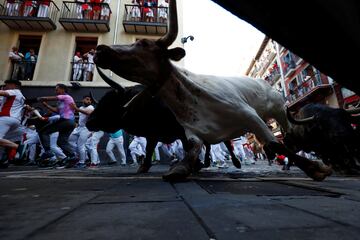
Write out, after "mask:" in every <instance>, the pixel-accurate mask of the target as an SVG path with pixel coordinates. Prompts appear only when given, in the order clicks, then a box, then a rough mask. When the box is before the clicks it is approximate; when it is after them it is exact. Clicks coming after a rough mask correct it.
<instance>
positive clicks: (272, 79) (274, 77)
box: [265, 67, 280, 86]
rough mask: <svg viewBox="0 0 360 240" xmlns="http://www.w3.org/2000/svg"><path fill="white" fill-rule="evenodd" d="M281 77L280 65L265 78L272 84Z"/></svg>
mask: <svg viewBox="0 0 360 240" xmlns="http://www.w3.org/2000/svg"><path fill="white" fill-rule="evenodd" d="M279 78H280V70H279V68H278V67H276V68H273V69H272V71H271V72H270V74H269V75H268V76H266V77H265V80H266V81H268V83H269V84H270V85H271V86H272V85H274V84H275V82H276V81H277V80H278V79H279Z"/></svg>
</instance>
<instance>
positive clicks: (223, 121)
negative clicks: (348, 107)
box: [87, 0, 360, 180]
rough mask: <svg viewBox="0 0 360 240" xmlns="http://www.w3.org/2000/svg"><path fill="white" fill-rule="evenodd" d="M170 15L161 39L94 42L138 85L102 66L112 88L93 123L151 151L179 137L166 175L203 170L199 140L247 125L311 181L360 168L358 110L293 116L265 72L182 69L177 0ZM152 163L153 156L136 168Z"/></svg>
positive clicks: (108, 63) (106, 61) (308, 110)
mask: <svg viewBox="0 0 360 240" xmlns="http://www.w3.org/2000/svg"><path fill="white" fill-rule="evenodd" d="M169 22H170V26H169V31H168V33H167V34H166V35H165V36H164V37H162V38H160V39H158V40H156V41H152V40H147V39H142V40H138V41H137V42H136V43H135V44H132V45H114V46H105V45H99V46H98V47H97V50H96V54H95V57H94V61H95V63H96V65H97V67H100V68H104V69H110V70H112V71H113V72H114V73H116V74H117V75H119V76H120V77H123V78H125V79H127V80H129V81H133V82H137V83H140V84H141V85H138V86H134V87H128V88H123V87H121V86H120V85H119V84H117V83H116V82H114V81H113V80H111V79H109V78H108V77H107V76H106V75H105V74H104V73H102V72H101V70H100V69H98V71H99V73H100V75H101V77H102V78H103V79H104V80H105V81H106V82H107V83H108V84H109V85H110V86H111V87H112V88H113V90H112V91H110V92H108V93H107V94H106V95H105V96H104V97H103V98H102V99H101V100H100V102H99V104H98V106H97V108H96V109H95V111H94V112H93V113H92V114H91V115H90V117H89V120H88V123H87V127H88V128H89V130H104V131H106V132H114V131H116V130H118V129H119V128H122V129H125V130H126V131H127V132H129V133H131V134H134V135H138V136H144V137H146V138H147V140H148V145H147V149H146V150H147V152H148V153H150V152H152V151H153V149H154V148H155V146H156V143H157V142H158V141H161V142H165V143H169V142H173V141H174V140H175V139H181V140H182V141H183V144H184V147H185V150H186V152H187V154H186V157H185V159H184V161H182V162H180V163H179V164H177V165H175V166H174V167H172V168H171V169H170V171H169V172H168V173H166V174H165V175H164V179H165V180H181V179H183V178H186V177H187V176H188V175H189V174H190V173H191V172H193V171H196V170H198V169H199V166H198V154H199V151H200V149H201V146H202V144H214V143H218V142H221V141H223V142H225V143H226V145H227V147H228V148H229V150H231V144H230V140H231V139H233V138H236V137H238V136H240V135H243V134H244V133H246V132H252V133H254V134H255V135H256V136H257V138H258V140H259V141H260V142H261V143H262V144H263V145H264V150H265V152H266V154H267V156H268V158H274V157H275V153H278V154H285V155H287V156H288V158H289V160H290V161H292V162H293V163H294V164H296V165H297V166H298V167H299V168H301V169H302V170H303V171H304V172H305V173H306V174H307V175H308V176H309V177H311V178H313V179H314V180H323V179H324V178H326V177H327V176H328V175H330V174H331V172H332V170H331V167H330V166H332V167H334V168H335V169H336V170H341V171H346V172H351V173H355V172H358V171H360V141H359V137H360V130H359V127H358V128H355V127H353V126H355V125H358V124H359V121H360V117H359V113H360V109H354V110H352V111H351V112H346V111H345V110H343V109H333V108H330V107H327V106H323V105H317V104H310V105H307V106H305V107H304V108H303V109H301V111H300V112H299V117H301V118H302V119H295V118H294V117H293V116H292V115H291V113H289V112H287V111H286V109H285V103H284V100H283V98H282V96H281V95H280V94H279V93H278V92H277V91H275V90H274V89H272V88H271V86H270V85H269V84H268V83H266V82H265V81H263V80H261V79H250V78H245V77H243V78H229V77H227V78H225V77H224V78H222V77H215V76H205V75H195V74H193V73H191V72H188V71H186V70H183V69H180V68H178V67H176V66H174V65H173V64H172V63H171V61H170V60H174V61H178V60H180V59H181V58H183V57H184V56H185V51H184V50H183V49H182V48H174V49H168V47H169V46H170V45H171V44H172V43H173V42H174V40H175V39H176V37H177V32H178V29H177V14H176V1H175V0H172V1H171V2H170V6H169ZM110 116H111V117H110ZM270 118H274V119H275V120H277V122H278V123H279V124H280V125H281V127H282V130H283V135H284V143H280V142H278V140H277V139H276V138H275V137H274V136H273V134H272V132H271V131H270V130H269V128H268V127H267V125H266V123H265V122H266V121H267V120H269V119H270ZM207 149H209V148H207ZM300 150H304V151H306V152H310V151H313V152H315V153H316V155H317V156H318V157H319V158H321V159H322V160H323V162H324V163H325V164H326V165H323V164H320V163H318V162H314V161H310V160H309V159H306V158H303V157H301V156H298V155H297V154H296V152H298V151H300ZM230 152H231V153H232V151H230ZM147 155H148V156H151V154H147ZM232 158H233V162H234V164H235V165H236V166H237V167H241V165H240V162H239V161H238V160H237V159H236V158H235V157H234V156H232ZM150 167H151V161H150V157H148V158H147V159H146V160H145V161H144V163H143V164H142V166H141V167H140V169H139V172H147V171H148V170H149V168H150Z"/></svg>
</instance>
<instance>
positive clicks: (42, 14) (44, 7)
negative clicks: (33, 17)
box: [37, 4, 49, 17]
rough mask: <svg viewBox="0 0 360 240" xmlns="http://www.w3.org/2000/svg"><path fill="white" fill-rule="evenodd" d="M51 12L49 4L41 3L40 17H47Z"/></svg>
mask: <svg viewBox="0 0 360 240" xmlns="http://www.w3.org/2000/svg"><path fill="white" fill-rule="evenodd" d="M48 14H49V6H47V5H44V4H40V6H39V10H38V14H37V16H38V17H47V16H48Z"/></svg>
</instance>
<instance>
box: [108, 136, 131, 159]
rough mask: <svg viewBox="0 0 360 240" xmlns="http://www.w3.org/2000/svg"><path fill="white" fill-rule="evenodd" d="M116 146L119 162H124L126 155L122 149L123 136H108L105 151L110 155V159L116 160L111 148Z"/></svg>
mask: <svg viewBox="0 0 360 240" xmlns="http://www.w3.org/2000/svg"><path fill="white" fill-rule="evenodd" d="M115 147H116V148H117V149H118V151H119V153H120V158H121V164H126V156H125V150H124V138H123V136H120V137H118V138H109V141H108V143H107V145H106V153H107V154H108V156H109V157H110V159H111V161H113V162H116V158H115V155H114V153H113V149H114V148H115Z"/></svg>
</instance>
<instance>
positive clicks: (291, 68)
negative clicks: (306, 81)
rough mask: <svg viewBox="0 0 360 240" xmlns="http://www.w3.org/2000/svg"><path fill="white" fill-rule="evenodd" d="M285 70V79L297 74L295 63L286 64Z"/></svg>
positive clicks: (284, 65)
mask: <svg viewBox="0 0 360 240" xmlns="http://www.w3.org/2000/svg"><path fill="white" fill-rule="evenodd" d="M283 69H284V75H285V77H289V76H290V75H291V74H293V73H294V72H295V69H296V65H295V62H294V61H292V60H291V61H289V62H285V63H284V64H283Z"/></svg>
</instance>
